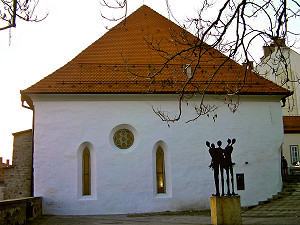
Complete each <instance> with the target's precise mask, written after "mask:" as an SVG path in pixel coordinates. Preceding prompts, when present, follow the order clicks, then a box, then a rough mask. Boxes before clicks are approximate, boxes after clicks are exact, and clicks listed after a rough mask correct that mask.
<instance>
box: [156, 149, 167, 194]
mask: <svg viewBox="0 0 300 225" xmlns="http://www.w3.org/2000/svg"><path fill="white" fill-rule="evenodd" d="M156 184H157V194H161V193H166V178H165V159H164V151H163V149H162V148H161V147H160V146H159V147H158V148H157V151H156Z"/></svg>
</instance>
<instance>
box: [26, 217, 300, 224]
mask: <svg viewBox="0 0 300 225" xmlns="http://www.w3.org/2000/svg"><path fill="white" fill-rule="evenodd" d="M28 224H30V225H38V224H42V225H65V224H69V225H79V224H89V225H90V224H91V225H93V224H102V225H103V224H124V225H128V224H132V225H135V224H147V225H154V224H155V225H165V224H169V225H170V224H183V225H185V224H211V220H210V216H146V217H127V216H126V215H113V216H111V215H109V216H103V215H101V216H43V217H42V218H41V219H39V220H36V221H35V222H32V223H28ZM243 224H272V225H274V224H284V225H287V224H290V225H291V224H295V225H296V224H300V217H264V218H258V217H243Z"/></svg>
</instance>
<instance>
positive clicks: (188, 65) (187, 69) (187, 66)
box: [185, 64, 192, 79]
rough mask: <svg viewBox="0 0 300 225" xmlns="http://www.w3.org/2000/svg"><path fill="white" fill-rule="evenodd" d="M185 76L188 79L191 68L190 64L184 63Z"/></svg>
mask: <svg viewBox="0 0 300 225" xmlns="http://www.w3.org/2000/svg"><path fill="white" fill-rule="evenodd" d="M185 68H186V76H187V78H188V79H190V78H191V77H192V68H191V64H186V67H185Z"/></svg>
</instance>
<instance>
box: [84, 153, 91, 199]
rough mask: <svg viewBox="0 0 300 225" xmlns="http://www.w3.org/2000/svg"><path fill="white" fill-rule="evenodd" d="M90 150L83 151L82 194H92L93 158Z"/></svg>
mask: <svg viewBox="0 0 300 225" xmlns="http://www.w3.org/2000/svg"><path fill="white" fill-rule="evenodd" d="M90 158H91V157H90V150H89V149H88V148H85V149H84V150H83V153H82V195H91V159H90Z"/></svg>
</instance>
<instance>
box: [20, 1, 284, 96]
mask: <svg viewBox="0 0 300 225" xmlns="http://www.w3.org/2000/svg"><path fill="white" fill-rule="evenodd" d="M121 26H122V22H121V23H120V24H118V25H117V26H116V27H115V28H113V29H111V30H109V31H108V32H107V33H106V34H104V35H103V36H102V37H101V38H99V39H98V40H97V41H95V42H94V43H93V44H91V45H90V46H89V47H88V48H86V49H85V50H84V51H82V52H81V53H80V54H79V55H77V56H76V57H75V58H74V59H73V60H71V61H70V62H69V63H67V64H66V65H64V66H63V67H61V68H60V69H58V70H56V71H55V72H54V73H52V74H50V75H49V76H47V77H45V78H44V79H42V80H41V81H39V82H37V83H36V84H34V85H33V86H31V87H29V88H27V89H26V90H23V91H21V93H22V94H30V93H178V92H180V91H181V90H182V89H183V88H184V90H185V92H195V91H201V92H202V91H205V92H206V93H228V92H236V91H237V90H239V91H240V92H239V93H240V94H280V95H288V94H289V91H288V90H286V89H284V88H282V87H279V86H277V85H276V84H274V83H272V82H271V81H269V80H266V79H264V78H262V77H261V76H259V75H258V74H256V73H254V72H251V71H247V72H246V71H245V67H243V66H241V65H239V64H237V63H236V62H234V61H233V60H228V61H226V62H225V63H224V65H223V66H222V67H220V68H219V66H220V65H222V63H223V62H224V60H226V59H227V57H226V56H225V55H223V54H221V53H220V52H218V51H217V50H215V49H213V48H210V47H209V46H208V45H206V44H205V46H204V49H205V50H206V53H205V54H204V55H203V57H202V58H201V61H200V63H199V66H198V68H197V70H196V73H195V76H194V78H193V80H192V82H191V83H189V84H187V85H186V81H187V80H188V78H187V75H186V69H185V66H186V64H187V63H190V62H191V60H195V59H197V55H196V54H194V53H193V52H192V51H187V52H185V53H184V55H181V57H179V56H177V57H174V58H173V59H172V60H170V61H169V63H168V65H167V66H166V67H165V68H164V69H163V70H162V71H161V72H160V73H158V74H157V75H156V76H155V78H150V77H151V76H152V75H153V74H155V73H157V71H159V70H160V69H161V68H162V65H163V64H164V63H165V60H166V59H165V57H166V56H167V54H168V56H170V55H176V53H177V52H178V51H180V50H181V49H185V48H187V47H189V44H190V43H191V42H192V41H195V40H196V38H195V37H194V36H193V35H192V34H190V33H189V32H187V31H186V30H184V29H182V28H180V27H179V26H177V25H176V24H174V23H172V22H171V21H170V20H168V19H167V18H165V17H163V16H161V15H160V14H158V13H157V12H155V11H154V10H152V9H151V8H149V7H148V6H145V5H143V6H142V7H140V8H139V9H138V10H137V11H135V12H134V13H133V14H131V15H130V16H128V18H127V19H126V23H125V26H124V27H122V28H121ZM149 43H152V44H153V46H154V47H156V48H159V50H161V51H157V50H153V49H151V47H150V45H149ZM153 46H152V47H153ZM162 50H163V51H162ZM183 56H184V57H183ZM191 68H192V70H193V69H194V67H193V65H192V67H191ZM216 71H218V72H217V73H216ZM245 73H246V76H245ZM213 74H215V75H214V76H213ZM136 75H138V76H136ZM141 76H143V77H141Z"/></svg>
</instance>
